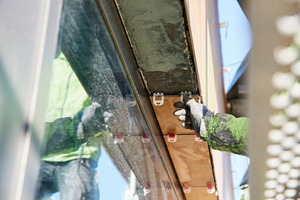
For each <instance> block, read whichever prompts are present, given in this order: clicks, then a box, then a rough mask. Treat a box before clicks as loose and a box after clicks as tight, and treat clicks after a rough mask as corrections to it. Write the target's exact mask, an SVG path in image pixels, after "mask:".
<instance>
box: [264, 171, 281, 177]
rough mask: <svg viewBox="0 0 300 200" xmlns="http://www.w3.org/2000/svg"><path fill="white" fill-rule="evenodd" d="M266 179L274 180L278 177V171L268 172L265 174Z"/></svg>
mask: <svg viewBox="0 0 300 200" xmlns="http://www.w3.org/2000/svg"><path fill="white" fill-rule="evenodd" d="M265 176H266V178H267V179H276V178H277V176H278V171H277V170H275V169H272V170H268V171H267V172H266V174H265Z"/></svg>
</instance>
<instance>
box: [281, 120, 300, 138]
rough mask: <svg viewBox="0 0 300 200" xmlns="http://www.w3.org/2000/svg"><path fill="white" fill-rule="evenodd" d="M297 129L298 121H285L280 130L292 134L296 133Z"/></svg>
mask: <svg viewBox="0 0 300 200" xmlns="http://www.w3.org/2000/svg"><path fill="white" fill-rule="evenodd" d="M298 129H299V122H296V121H290V122H287V123H285V124H284V125H283V126H282V131H283V132H285V133H286V134H288V135H292V134H294V133H296V132H297V131H298Z"/></svg>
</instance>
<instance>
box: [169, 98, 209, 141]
mask: <svg viewBox="0 0 300 200" xmlns="http://www.w3.org/2000/svg"><path fill="white" fill-rule="evenodd" d="M174 107H176V108H182V109H180V110H176V111H175V112H174V113H173V114H174V115H175V116H178V119H179V121H182V122H184V123H183V124H182V127H183V128H186V129H191V130H195V131H196V133H197V134H198V135H199V136H200V137H201V133H205V132H206V126H205V122H204V119H203V118H204V116H205V115H207V114H209V115H211V116H213V113H212V112H211V111H209V110H208V109H207V107H206V106H205V105H203V104H201V103H197V102H196V101H195V99H193V98H189V97H185V98H183V102H176V103H175V104H174Z"/></svg>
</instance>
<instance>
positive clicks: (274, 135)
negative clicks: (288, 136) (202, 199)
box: [268, 129, 285, 143]
mask: <svg viewBox="0 0 300 200" xmlns="http://www.w3.org/2000/svg"><path fill="white" fill-rule="evenodd" d="M268 137H269V140H270V141H271V142H275V143H277V142H280V141H283V139H284V138H285V133H284V132H282V131H281V130H277V129H272V130H270V132H269V135H268Z"/></svg>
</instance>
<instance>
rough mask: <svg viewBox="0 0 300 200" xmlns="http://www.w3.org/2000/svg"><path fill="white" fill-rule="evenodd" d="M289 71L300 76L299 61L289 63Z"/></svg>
mask: <svg viewBox="0 0 300 200" xmlns="http://www.w3.org/2000/svg"><path fill="white" fill-rule="evenodd" d="M291 71H292V73H293V74H295V75H296V76H300V61H297V62H295V63H294V64H292V65H291Z"/></svg>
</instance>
